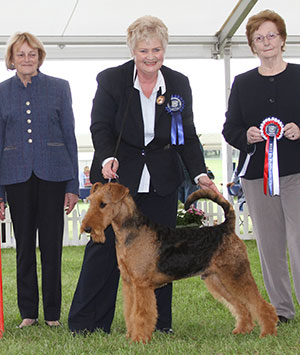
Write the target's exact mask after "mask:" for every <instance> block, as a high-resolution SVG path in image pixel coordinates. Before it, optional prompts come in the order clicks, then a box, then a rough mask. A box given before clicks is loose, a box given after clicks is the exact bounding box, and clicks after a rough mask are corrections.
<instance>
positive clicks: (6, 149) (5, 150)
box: [3, 146, 17, 152]
mask: <svg viewBox="0 0 300 355" xmlns="http://www.w3.org/2000/svg"><path fill="white" fill-rule="evenodd" d="M16 149H17V147H14V146H7V147H4V149H3V151H4V152H7V151H9V150H16Z"/></svg>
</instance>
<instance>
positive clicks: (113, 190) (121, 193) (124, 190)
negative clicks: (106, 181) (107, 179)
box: [109, 183, 129, 203]
mask: <svg viewBox="0 0 300 355" xmlns="http://www.w3.org/2000/svg"><path fill="white" fill-rule="evenodd" d="M109 190H110V194H111V202H112V203H117V202H119V201H121V200H122V199H123V198H124V197H126V196H127V195H128V194H129V189H128V187H125V186H123V185H121V184H117V183H113V184H111V185H110V189H109Z"/></svg>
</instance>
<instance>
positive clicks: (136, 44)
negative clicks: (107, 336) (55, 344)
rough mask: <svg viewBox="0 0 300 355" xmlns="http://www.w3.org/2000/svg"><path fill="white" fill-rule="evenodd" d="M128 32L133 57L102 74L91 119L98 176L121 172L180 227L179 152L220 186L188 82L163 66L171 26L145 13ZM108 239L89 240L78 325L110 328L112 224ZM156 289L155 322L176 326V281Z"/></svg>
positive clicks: (75, 316)
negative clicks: (208, 162)
mask: <svg viewBox="0 0 300 355" xmlns="http://www.w3.org/2000/svg"><path fill="white" fill-rule="evenodd" d="M127 39H128V44H129V47H130V50H131V53H132V55H133V58H134V60H131V61H129V62H127V63H125V64H123V65H120V66H118V67H115V68H110V69H107V70H105V71H103V72H101V73H100V74H99V75H98V77H97V82H98V89H97V92H96V95H95V98H94V102H93V109H92V124H91V132H92V139H93V144H94V148H95V154H94V159H93V163H92V168H91V181H92V182H93V183H95V182H97V181H102V182H107V179H114V178H116V177H117V175H118V176H119V182H120V183H121V184H124V185H126V186H128V187H129V188H130V192H131V194H132V196H133V197H134V200H135V202H136V203H137V205H138V207H139V208H140V209H141V211H142V212H143V213H144V214H145V215H146V216H148V217H149V218H150V219H152V220H153V221H155V222H158V223H161V224H164V225H167V226H169V227H175V224H176V214H177V188H178V187H179V186H180V184H181V183H182V181H183V171H182V167H181V163H180V160H179V157H178V154H180V156H181V157H182V159H183V161H184V163H185V165H186V167H187V169H188V171H189V174H190V177H191V179H193V180H195V183H199V184H201V185H202V186H207V187H211V188H213V189H215V190H217V189H216V187H215V185H214V184H213V182H212V181H211V180H210V179H209V178H208V177H207V175H206V168H205V163H204V158H203V154H202V152H201V150H200V145H199V140H198V137H197V135H196V131H195V127H194V123H193V111H192V93H191V88H190V85H189V81H188V79H187V77H185V76H184V75H182V74H180V73H178V72H176V71H174V70H171V69H169V68H167V67H165V66H163V65H162V64H163V60H164V54H165V49H166V46H167V41H168V31H167V28H166V26H165V25H164V24H163V23H162V21H161V20H159V19H157V18H155V17H151V16H145V17H142V18H139V19H137V20H136V21H135V22H134V23H133V24H132V25H131V26H130V27H129V28H128V37H127ZM177 109H178V110H177ZM175 112H176V113H178V114H180V116H181V119H180V122H179V124H178V126H177V128H179V131H180V132H179V134H178V135H177V134H176V131H175V132H173V135H172V134H171V122H172V116H173V114H174V113H175ZM123 120H124V125H123V124H122V123H123ZM181 120H182V122H181ZM122 126H123V129H122V128H121V127H122ZM181 132H182V134H181ZM120 134H121V141H120V146H119V149H118V152H117V154H116V157H115V158H116V159H115V160H113V158H114V155H115V150H116V145H117V140H118V137H119V135H120ZM106 238H107V239H106V242H105V244H95V243H93V242H92V241H90V242H89V243H88V245H87V247H86V250H85V256H84V261H83V266H82V270H81V274H80V278H79V282H78V285H77V289H76V292H75V295H74V299H73V302H72V306H71V310H70V314H69V327H70V329H71V330H72V331H74V332H80V331H83V330H88V331H94V330H95V329H99V328H100V329H102V330H104V331H105V332H110V328H111V323H112V320H113V316H114V310H115V301H116V295H117V288H118V282H119V270H118V266H117V261H116V255H115V246H114V242H115V240H114V234H113V232H112V229H111V228H108V229H107V230H106ZM156 296H157V305H158V313H159V317H158V321H157V324H156V328H157V329H158V330H160V331H163V332H167V333H170V332H171V331H172V329H171V298H172V285H171V284H170V285H167V286H165V287H162V288H160V289H158V290H156Z"/></svg>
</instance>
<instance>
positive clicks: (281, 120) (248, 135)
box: [223, 10, 300, 322]
mask: <svg viewBox="0 0 300 355" xmlns="http://www.w3.org/2000/svg"><path fill="white" fill-rule="evenodd" d="M246 33H247V38H248V43H249V46H250V48H251V50H252V52H253V53H254V54H256V55H257V56H258V58H259V59H260V66H259V67H258V68H256V69H253V70H250V71H248V72H246V73H243V74H241V75H238V76H237V77H236V78H235V80H234V83H233V85H232V89H231V94H230V98H229V104H228V111H227V113H226V122H225V124H224V128H223V135H224V137H225V139H226V141H227V142H228V143H229V144H231V145H232V146H234V147H235V148H237V149H239V150H240V159H239V165H238V171H239V172H240V176H242V186H243V190H244V192H245V196H246V201H247V204H248V207H249V211H250V215H251V218H252V221H253V227H254V233H255V236H256V238H257V243H258V249H259V254H260V261H261V266H262V271H263V277H264V282H265V285H266V289H267V291H268V294H269V297H270V300H271V302H272V304H273V305H274V306H275V307H276V310H277V313H278V316H279V319H280V321H281V322H287V321H289V320H290V319H292V318H293V317H294V315H295V309H294V304H293V300H292V292H291V283H290V278H289V270H288V261H287V248H288V249H289V254H290V261H291V269H292V276H293V279H294V286H295V291H296V296H297V299H298V302H299V301H300V224H299V217H300V202H299V201H300V140H299V138H300V129H299V127H300V66H299V65H296V64H288V63H286V62H285V61H284V60H283V58H282V53H283V51H284V46H285V41H286V36H287V35H286V29H285V23H284V21H283V19H282V18H281V17H280V16H279V15H278V14H276V13H275V12H273V11H270V10H265V11H262V12H260V13H259V14H257V15H255V16H252V17H251V18H250V19H249V21H248V24H247V31H246ZM274 134H275V135H276V138H274ZM266 147H269V150H268V149H266ZM272 152H273V153H272ZM276 153H277V154H278V159H277V157H276ZM277 161H278V165H276V162H277Z"/></svg>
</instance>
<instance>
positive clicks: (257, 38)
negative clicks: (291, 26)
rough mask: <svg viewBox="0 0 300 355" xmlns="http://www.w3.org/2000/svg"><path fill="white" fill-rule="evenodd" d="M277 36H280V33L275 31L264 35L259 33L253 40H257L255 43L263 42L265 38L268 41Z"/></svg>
mask: <svg viewBox="0 0 300 355" xmlns="http://www.w3.org/2000/svg"><path fill="white" fill-rule="evenodd" d="M277 36H279V33H273V32H270V33H268V34H267V35H265V36H263V35H258V36H256V37H254V38H253V40H252V42H255V43H262V42H263V41H264V40H265V38H266V39H267V40H268V41H272V40H273V39H275V38H276V37H277Z"/></svg>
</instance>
